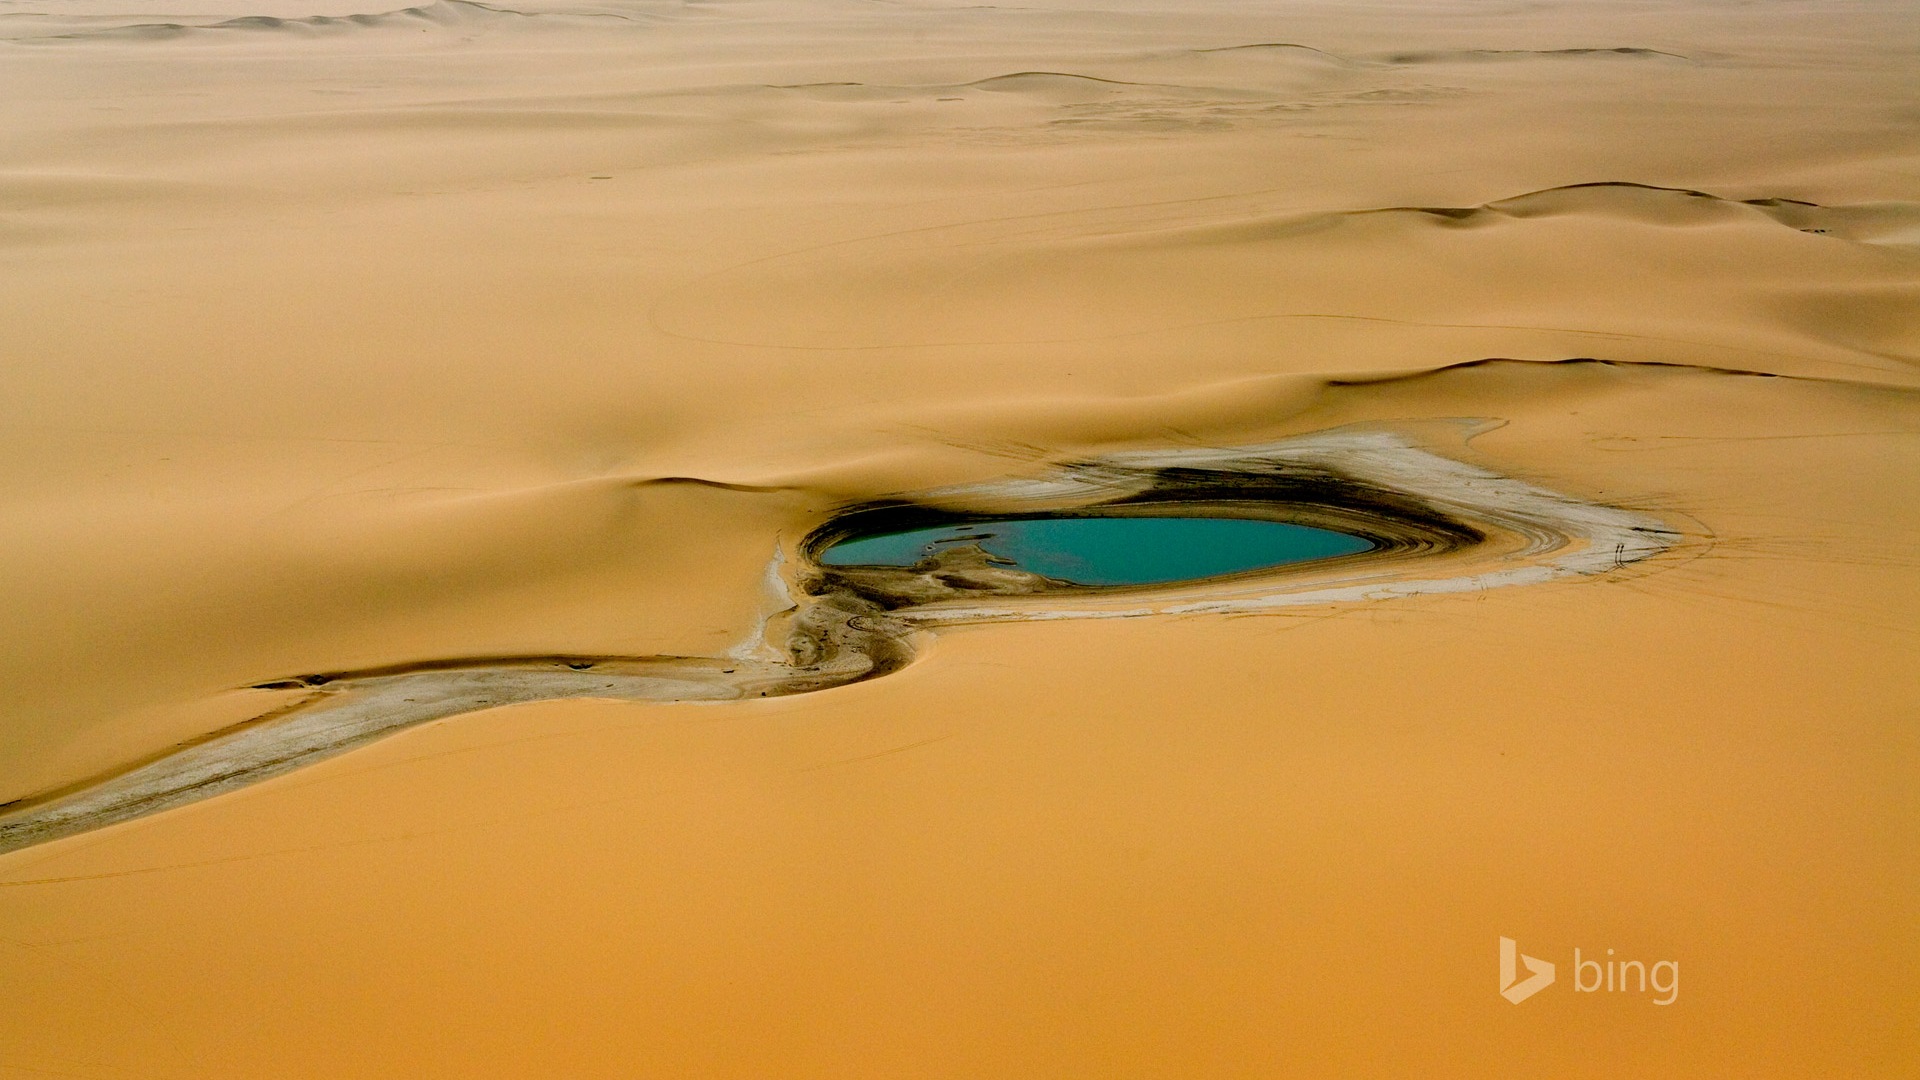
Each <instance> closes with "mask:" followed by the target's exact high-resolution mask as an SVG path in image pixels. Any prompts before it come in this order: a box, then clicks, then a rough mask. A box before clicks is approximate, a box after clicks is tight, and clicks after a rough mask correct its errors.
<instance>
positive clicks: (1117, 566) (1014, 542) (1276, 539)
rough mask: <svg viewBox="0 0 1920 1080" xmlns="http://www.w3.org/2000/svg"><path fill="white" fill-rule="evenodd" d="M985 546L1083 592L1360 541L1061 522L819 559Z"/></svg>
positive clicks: (1246, 524)
mask: <svg viewBox="0 0 1920 1080" xmlns="http://www.w3.org/2000/svg"><path fill="white" fill-rule="evenodd" d="M968 544H978V545H980V547H981V548H982V549H984V550H985V551H986V552H987V553H988V554H990V555H993V556H995V557H996V558H998V559H1001V560H1004V562H1005V563H1006V564H1007V565H1009V566H1010V567H1012V568H1015V569H1020V570H1026V571H1028V572H1030V573H1035V574H1040V575H1042V576H1044V577H1050V578H1056V579H1058V580H1061V581H1068V582H1072V583H1073V584H1076V585H1090V586H1112V585H1156V584H1162V583H1165V582H1170V581H1191V580H1193V579H1195V578H1209V577H1218V576H1220V575H1222V574H1237V573H1241V572H1244V571H1247V570H1260V569H1265V568H1266V567H1270V566H1284V565H1286V564H1287V563H1297V562H1306V561H1308V560H1310V559H1326V558H1331V557H1333V556H1335V555H1352V554H1354V553H1355V552H1360V551H1365V550H1367V549H1368V548H1370V547H1372V546H1373V545H1372V544H1371V543H1370V542H1368V541H1366V540H1362V539H1361V538H1359V537H1357V536H1349V535H1347V534H1346V533H1341V532H1333V531H1331V530H1329V529H1315V528H1310V527H1308V526H1305V525H1289V524H1287V523H1285V522H1281V521H1258V520H1254V519H1251V518H1199V517H1188V518H1181V517H1056V518H1009V519H1007V520H1004V521H986V522H972V523H969V524H966V525H938V526H932V527H929V528H924V529H910V530H907V531H905V532H896V533H884V534H881V535H879V536H862V537H852V538H849V539H846V540H842V541H840V542H839V543H837V544H834V545H833V546H832V547H829V548H828V549H827V550H826V552H825V553H824V554H823V555H822V556H821V562H823V563H825V564H827V565H828V566H912V565H914V564H915V563H917V562H919V561H920V560H921V559H924V558H926V557H927V556H929V555H933V554H935V553H937V552H939V551H942V550H946V549H949V548H955V547H964V546H966V545H968Z"/></svg>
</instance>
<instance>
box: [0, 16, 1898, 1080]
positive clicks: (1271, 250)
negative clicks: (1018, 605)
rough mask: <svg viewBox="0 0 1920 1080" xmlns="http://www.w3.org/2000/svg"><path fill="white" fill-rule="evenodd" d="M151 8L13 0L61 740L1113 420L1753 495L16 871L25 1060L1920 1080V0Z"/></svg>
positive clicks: (16, 760)
mask: <svg viewBox="0 0 1920 1080" xmlns="http://www.w3.org/2000/svg"><path fill="white" fill-rule="evenodd" d="M162 2H164V3H165V4H166V7H165V8H164V10H161V9H154V8H149V7H143V6H135V5H131V4H128V3H122V2H121V0H111V2H109V0H89V2H87V3H84V4H83V3H78V2H75V0H19V2H17V3H12V4H8V5H6V6H4V7H0V281H4V282H5V284H6V288H4V289H0V327H4V328H5V330H4V333H0V556H4V557H0V595H3V596H4V597H5V604H4V606H3V607H0V611H4V612H5V613H6V614H5V617H4V618H0V801H5V800H11V799H18V798H24V797H29V796H31V795H33V794H34V793H36V792H42V791H45V790H48V789H51V788H57V787H59V786H61V785H63V784H68V783H72V782H74V781H75V780H77V779H79V778H82V777H86V776H90V775H94V774H97V773H100V772H102V771H103V770H107V769H111V768H113V767H115V766H116V765H117V764H119V763H123V762H127V761H132V760H136V759H140V758H142V757H146V756H149V755H152V754H155V753H158V752H162V751H164V750H165V749H166V748H167V747H168V746H170V745H171V744H173V743H174V742H176V741H178V740H182V739H187V738H191V737H194V736H196V735H200V734H204V733H206V732H208V731H212V730H215V729H218V728H221V727H224V726H226V725H228V724H231V723H234V722H235V721H237V720H239V719H241V718H244V717H246V716H248V715H252V714H253V713H255V712H258V711H262V710H264V709H266V708H270V707H272V705H273V703H274V700H275V697H274V695H275V692H272V691H250V690H245V689H241V688H244V687H246V686H249V685H251V684H254V683H258V682H262V681H266V680H271V679H278V678H286V677H289V676H296V675H300V674H303V673H307V672H315V671H331V670H342V669H350V668H360V667H375V666H379V665H383V664H396V663H405V662H409V661H417V660H430V659H435V658H443V657H461V656H480V655H512V654H519V653H530V654H542V655H545V654H555V653H582V654H593V655H608V654H655V653H675V654H685V655H695V656H703V655H718V654H720V653H722V652H724V651H725V650H727V649H729V648H732V647H735V646H737V645H738V644H740V643H741V642H742V640H743V639H745V638H749V637H751V636H752V634H753V633H754V632H755V627H756V625H757V621H758V620H759V619H760V618H761V616H762V615H763V614H764V613H765V612H766V610H767V608H768V604H769V598H768V595H767V592H766V586H765V583H764V580H763V577H764V571H765V567H766V564H767V561H768V558H769V557H770V555H771V554H772V553H773V551H774V550H775V548H776V546H777V545H779V544H781V543H782V542H791V541H792V540H793V539H794V538H795V537H796V536H797V535H799V534H800V533H801V532H804V531H805V530H806V529H808V528H810V527H812V526H813V525H815V524H817V523H818V522H819V521H820V520H822V518H823V516H824V515H826V514H827V513H829V512H831V510H832V509H833V508H834V507H836V506H838V505H840V504H842V503H844V502H846V501H849V500H854V499H863V498H871V497H875V496H879V495H885V494H888V493H894V492H901V491H912V490H923V489H926V488H930V487H938V486H942V485H951V484H959V483H967V482H974V481H981V480H990V479H997V478H1001V477H1007V476H1018V475H1023V474H1026V473H1030V472H1031V471H1033V470H1034V469H1036V468H1038V467H1039V466H1040V465H1041V464H1043V463H1046V462H1053V461H1060V460H1066V459H1070V458H1074V457H1077V456H1085V455H1091V454H1100V453H1110V452H1116V451H1122V450H1128V449H1137V448H1151V447H1175V446H1186V445H1194V444H1203V445H1241V444H1248V443H1256V442H1261V441H1264V440H1271V439H1274V438H1278V437H1282V436H1286V435H1290V434H1295V433H1301V432H1309V431H1315V430H1320V429H1324V428H1330V427H1336V426H1339V425H1343V424H1351V423H1391V424H1396V425H1401V426H1403V427H1407V428H1408V429H1409V430H1429V429H1431V430H1436V431H1437V430H1441V429H1442V428H1445V427H1446V425H1444V424H1441V425H1434V424H1430V423H1427V422H1429V421H1434V420H1438V419H1444V418H1458V417H1476V418H1490V419H1493V420H1497V421H1502V422H1504V424H1503V426H1499V427H1497V428H1496V429H1494V430H1492V431H1490V432H1488V433H1487V434H1484V435H1480V436H1478V437H1476V438H1474V439H1473V440H1472V441H1471V442H1470V443H1469V444H1466V445H1464V446H1463V445H1460V444H1459V443H1458V442H1457V440H1456V441H1455V442H1454V443H1452V444H1447V443H1446V442H1445V441H1444V440H1441V439H1439V438H1438V437H1436V443H1435V446H1436V449H1437V450H1438V451H1439V452H1442V453H1447V454H1451V455H1453V456H1458V457H1462V458H1464V459H1466V460H1469V461H1472V462H1474V463H1476V464H1480V465H1485V466H1487V467H1490V468H1493V469H1496V470H1498V471H1500V472H1502V473H1505V474H1508V475H1512V476H1516V477H1520V478H1522V479H1525V480H1527V481H1530V482H1533V483H1537V484H1540V485H1543V486H1546V487H1549V488H1552V489H1554V490H1558V491H1563V492H1566V493H1568V494H1571V495H1576V496H1578V497H1581V498H1586V499H1593V500H1597V501H1602V502H1606V503H1610V504H1614V505H1619V506H1625V507H1631V508H1635V509H1638V510H1642V511H1646V512H1649V513H1652V514H1655V515H1658V516H1660V517H1662V518H1663V519H1665V520H1668V521H1670V522H1672V523H1674V524H1675V525H1676V527H1679V528H1681V529H1682V530H1683V531H1684V532H1686V533H1687V535H1688V537H1689V543H1688V544H1686V545H1684V546H1683V547H1682V548H1681V549H1678V550H1676V551H1675V552H1673V553H1670V554H1669V555H1666V556H1662V557H1660V558H1658V559H1655V560H1652V561H1650V562H1649V563H1646V564H1644V565H1639V566H1634V567H1628V568H1624V569H1622V570H1620V571H1618V572H1616V573H1612V574H1605V575H1601V576H1598V577H1592V578H1579V579H1574V580H1569V581H1564V582H1556V583H1548V584H1544V585H1538V586H1526V587H1514V588H1507V589H1494V590H1489V591H1486V592H1483V593H1478V594H1466V595H1459V596H1450V597H1422V598H1403V599H1397V600H1383V601H1377V602H1371V603H1358V604H1346V605H1329V606H1324V607H1318V608H1310V609H1297V610H1292V611H1289V612H1286V613H1283V614H1274V615H1261V616H1231V617H1229V616H1183V617H1147V618H1134V619H1121V620H1113V621H1093V622H1089V621H1067V622H1050V623H1043V622H1032V623H1007V624H996V625H988V626H978V627H970V628H959V629H946V630H942V631H940V632H939V634H938V635H937V636H935V637H933V638H932V639H931V640H930V642H929V643H928V644H927V646H926V647H925V649H924V652H923V654H922V656H921V658H920V660H919V661H918V662H917V663H916V664H914V665H913V666H911V667H909V668H907V669H906V670H904V671H902V672H899V673H896V674H893V675H889V676H886V677H884V678H881V679H878V680H875V681H872V682H868V683H863V684H859V685H855V686H851V687H844V688H841V689H837V690H832V691H826V692H822V693H818V694H812V695H806V696H800V697H795V698H791V699H785V700H779V701H766V702H743V703H737V704H726V705H700V706H695V705H640V704H632V703H609V702H573V703H545V704H537V705H530V706H522V707H517V708H512V709H503V710H496V711H493V712H488V713H482V714H475V715H470V716H465V717H460V718H456V719H452V720H448V721H443V722H440V723H437V724H434V725H431V726H428V727H423V728H420V729H417V730H414V731H411V732H408V733H406V734H404V735H401V736H397V737H395V738H392V739H390V740H387V741H385V742H382V743H379V744H377V745H375V746H372V747H370V748H367V749H364V750H360V751H357V752H354V753H352V754H349V755H347V756H344V757H340V758H337V759H334V760H332V761H329V762H326V763H324V764H321V765H317V766H314V767H312V768H310V769H307V770H304V771H301V772H297V773H294V774H291V775H288V776H284V777H281V778H279V779H276V780H272V781H268V782H266V783H263V784H260V785H258V786H255V787H252V788H248V789H246V790H244V791H241V792H238V793H235V794H231V795H227V796H222V797H220V798H216V799H212V800H208V801H205V802H201V803H198V804H195V805H193V806H189V807H185V808H183V809H179V810H174V811H170V812H167V813H165V814H161V815H157V816H154V817H150V818H146V819H143V820H140V821H136V822H132V823H129V824H126V825H120V826H115V827H112V828H109V829H105V830H102V831H99V832H96V833H92V834H89V835H85V836H81V837H77V838H73V839H69V840H63V841H58V842H55V843H53V844H49V845H45V846H42V847H38V848H33V849H29V850H26V851H22V852H17V853H14V854H10V855H7V856H4V857H0V986H3V987H4V988H5V1006H4V1008H0V1077H4V1078H9V1080H11V1078H12V1077H16V1076H17V1077H22V1078H25V1077H37V1076H47V1075H54V1076H85V1077H103V1078H104V1077H114V1078H118V1077H142V1078H147V1077H165V1078H174V1077H180V1078H195V1080H200V1078H208V1077H222V1078H224V1077H236V1078H238V1077H263V1076H273V1077H314V1078H322V1077H324V1078H341V1077H359V1076H368V1077H374V1076H379V1077H387V1076H459V1077H555V1076H565V1077H589V1076H606V1077H641V1076H645V1077H656V1076H657V1077H675V1078H680V1077H690V1076H697V1077H755V1078H764V1077H835V1078H845V1077H863V1078H864V1077H872V1078H895V1077H927V1078H948V1077H951V1078H956V1080H957V1078H963V1077H964V1078H977V1077H984V1076H997V1077H1033V1078H1045V1080H1063V1078H1071V1077H1088V1078H1093V1077H1099V1078H1113V1077H1182V1078H1185V1077H1209V1078H1211V1077H1241V1076H1244V1077H1276V1076H1286V1077H1292V1076H1300V1077H1347V1076H1353V1077H1373V1076H1401V1075H1418V1076H1431V1077H1452V1076H1458V1077H1463V1078H1465V1077H1473V1078H1483V1077H1505V1076H1513V1077H1521V1076H1552V1077H1568V1078H1579V1077H1619V1076H1650V1077H1694V1076H1700V1077H1707V1076H1739V1077H1783V1078H1786V1077H1803V1076H1816V1075H1818V1076H1844V1077H1905V1076H1911V1075H1912V1074H1913V1069H1914V1063H1915V1062H1916V1061H1920V1029H1916V1027H1915V1025H1914V1021H1913V1018H1914V1017H1915V1016H1916V1015H1920V990H1917V989H1916V984H1915V982H1914V980H1913V979H1912V978H1911V971H1912V969H1913V968H1914V966H1915V964H1916V962H1920V919H1916V918H1915V912H1916V904H1915V899H1914V897H1915V890H1916V888H1920V794H1916V792H1917V791H1920V785H1917V784H1916V783H1915V777H1916V775H1917V770H1920V735H1917V734H1916V731H1920V728H1917V727H1916V724H1920V695H1917V694H1916V687H1917V686H1920V684H1917V683H1916V680H1915V678H1914V664H1913V659H1912V657H1913V654H1914V648H1915V645H1916V639H1915V631H1916V628H1920V623H1917V622H1916V618H1915V616H1916V614H1917V613H1920V558H1917V557H1916V553H1915V546H1914V542H1913V538H1914V537H1915V536H1916V535H1920V505H1916V504H1915V501H1914V500H1913V499H1912V498H1911V493H1912V492H1914V491H1916V490H1920V395H1916V393H1915V388H1916V387H1920V318H1916V317H1915V316H1916V312H1920V141H1916V137H1915V136H1916V126H1915V118H1916V117H1920V79H1916V78H1915V75H1914V73H1915V72H1916V71H1920V40H1916V35H1915V31H1914V28H1915V27H1916V26H1920V12H1917V11H1916V10H1915V6H1914V5H1913V4H1912V3H1907V2H1858V3H1827V4H1820V5H1801V4H1792V3H1784V2H1767V3H1756V4H1747V5H1738V6H1726V5H1717V4H1707V3H1704V2H1699V0H1695V2H1672V3H1667V2H1648V3H1631V4H1622V3H1595V2H1588V3H1551V4H1543V5H1533V6H1530V7H1528V8H1525V9H1512V10H1508V9H1500V10H1493V9H1488V8H1486V7H1485V6H1484V5H1478V4H1467V3H1465V2H1463V0H1446V2H1444V3H1438V4H1419V5H1403V6H1397V7H1395V6H1377V5H1367V6H1361V5H1351V4H1338V3H1309V4H1299V5H1295V4H1288V5H1236V4H1229V3H1225V2H1221V0H1204V2H1201V3H1195V4H1181V5H1175V4H1170V3H1160V4H1147V3H1122V4H1119V5H1109V6H1106V7H1101V8H1086V7H1075V6H1069V5H1057V4H1043V5H1039V6H1029V7H1024V8H1013V7H1010V8H985V7H967V6H960V5H952V6H942V5H935V4H926V3H901V4H895V3H887V4H879V3H871V2H861V0H730V2H713V3H669V2H666V0H660V2H645V0H642V2H634V3H626V2H618V0H614V2H605V3H595V2H593V0H586V2H582V3H574V2H573V0H542V2H540V3H538V4H535V5H532V6H527V7H522V8H519V9H517V10H516V11H506V10H504V9H496V8H487V7H482V6H480V5H475V4H467V3H461V2H458V0H441V2H438V3H435V4H432V5H429V6H428V7H426V8H422V9H414V10H412V11H410V12H401V13H396V14H392V15H387V16H382V17H379V18H369V19H362V20H359V21H352V20H345V21H327V20H321V21H306V22H301V21H293V22H280V23H277V24H274V23H271V22H262V21H252V22H247V21H243V22H240V23H230V24H228V25H215V24H219V23H222V22H223V21H225V20H232V19H235V18H241V17H250V16H263V15H270V16H275V17H278V18H280V19H295V20H299V19H308V18H309V17H313V16H327V17H329V18H330V19H332V18H333V17H343V16H349V15H355V14H367V13H369V12H371V11H373V10H375V9H370V8H367V7H365V6H356V5H357V4H358V0H311V2H309V0H249V2H248V3H246V4H239V3H237V2H227V0H221V2H215V0H162ZM168 26H172V27H173V28H171V29H169V28H168ZM1282 43H1290V44H1297V45H1303V46H1310V47H1311V48H1291V47H1279V46H1280V45H1281V44H1282ZM1239 46H1258V47H1250V48H1240V47H1239ZM1616 48H1627V49H1633V50H1642V51H1629V52H1614V51H1600V52H1565V51H1557V50H1568V49H1601V50H1613V49H1616ZM601 177H604V178H605V179H599V178H601ZM1604 182H1625V183H1626V184H1632V185H1645V186H1620V185H1614V186H1598V187H1594V186H1586V187H1583V186H1578V185H1589V184H1600V183H1604ZM1690 192H1691V193H1697V194H1690ZM1776 200H1791V201H1776ZM1421 208H1426V209H1421ZM1437 210H1446V211H1448V212H1446V213H1439V212H1434V211H1437ZM1488 357H1506V358H1512V359H1513V360H1515V361H1518V362H1515V363H1501V364H1490V365H1481V366H1477V367H1471V368H1459V369H1454V370H1449V371H1442V372H1437V373H1435V374H1431V375H1417V374H1416V373H1419V372H1425V371H1433V370H1434V369H1439V368H1443V367H1448V366H1449V365H1457V364H1461V363H1465V362H1469V361H1474V360H1480V359H1483V358H1488ZM1574 357H1594V358H1600V359H1604V360H1608V361H1615V362H1616V363H1613V364H1604V365H1603V364H1544V363H1534V362H1535V361H1553V360H1563V359H1568V358H1574ZM1740 372H1745V373H1757V374H1740ZM1398 375H1405V376H1407V377H1402V378H1391V376H1398ZM1763 375H1771V376H1776V377H1761V376H1763ZM1423 424H1424V425H1425V426H1424V427H1423V426H1422V425H1423ZM659 477H698V478H702V479H707V480H712V481H718V482H725V483H732V484H741V485H756V486H761V487H769V488H776V489H778V490H775V491H771V492H753V491H732V490H723V489H719V488H711V487H698V486H689V485H648V484H643V483H638V482H639V481H644V480H648V479H653V478H659ZM1501 935H1506V936H1510V937H1514V938H1516V939H1517V940H1518V941H1519V943H1520V947H1521V949H1522V950H1523V951H1526V952H1528V953H1530V954H1532V955H1536V956H1540V957H1543V958H1545V959H1549V960H1552V961H1554V962H1556V963H1558V964H1560V965H1561V968H1560V973H1559V983H1558V984H1557V985H1555V986H1553V987H1551V988H1549V989H1548V990H1546V991H1544V992H1543V993H1542V994H1540V995H1539V996H1538V997H1535V998H1533V999H1531V1000H1529V1001H1526V1002H1525V1003H1523V1004H1521V1005H1518V1006H1515V1005H1510V1004H1508V1003H1507V1002H1506V1001H1504V1000H1502V999H1501V998H1500V996H1499V995H1498V993H1497V992H1496V989H1497V988H1496V979H1495V974H1496V967H1495V962H1496V956H1497V953H1496V940H1497V938H1498V937H1499V936H1501ZM1576 946H1577V947H1579V948H1580V949H1582V951H1583V954H1585V955H1587V956H1589V957H1590V956H1592V955H1594V954H1596V953H1604V951H1605V950H1606V949H1608V948H1615V949H1617V950H1618V952H1619V954H1620V955H1621V956H1623V957H1627V958H1634V959H1641V960H1645V961H1654V960H1661V959H1675V960H1677V961H1678V962H1679V963H1680V966H1681V969H1682V972H1683V978H1682V988H1681V992H1680V994H1679V997H1678V1000H1677V1001H1676V1002H1675V1003H1674V1004H1673V1005H1672V1006H1667V1007H1661V1006H1656V1005H1653V1004H1652V1003H1651V1002H1650V1001H1649V1000H1648V996H1646V995H1639V994H1624V993H1622V994H1606V993H1594V994H1581V993H1577V992H1575V990H1574V989H1573V986H1572V984H1573V980H1574V972H1573V971H1572V969H1571V966H1570V960H1571V955H1572V950H1573V949H1574V948H1575V947H1576Z"/></svg>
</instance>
